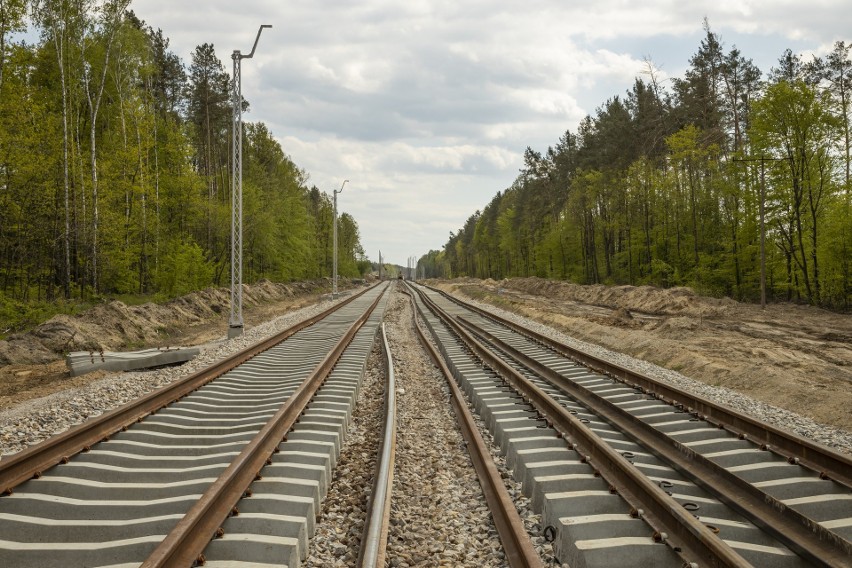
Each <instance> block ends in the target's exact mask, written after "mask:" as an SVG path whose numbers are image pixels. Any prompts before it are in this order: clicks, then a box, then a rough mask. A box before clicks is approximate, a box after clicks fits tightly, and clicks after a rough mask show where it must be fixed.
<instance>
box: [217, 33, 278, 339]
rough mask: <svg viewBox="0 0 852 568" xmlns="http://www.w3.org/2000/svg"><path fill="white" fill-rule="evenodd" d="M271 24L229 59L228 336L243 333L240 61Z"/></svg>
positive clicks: (254, 46)
mask: <svg viewBox="0 0 852 568" xmlns="http://www.w3.org/2000/svg"><path fill="white" fill-rule="evenodd" d="M271 27H272V26H270V25H268V24H264V25H262V26H260V29H258V30H257V37H256V38H255V39H254V45H253V46H252V48H251V53H249V54H248V55H243V54H242V53H240V50H238V49H236V50H234V53H233V54H231V59H233V60H234V92H233V93H232V94H233V98H232V100H231V102H232V105H233V112H234V123H233V125H232V132H233V142H232V144H231V150H232V152H233V153H232V156H231V164H232V172H231V176H232V177H231V317H230V319H229V320H228V338H229V339H230V338H232V337H237V336H240V335H242V333H243V89H242V78H241V77H240V62H241V61H242V60H243V59H251V58H252V57H254V50H255V49H256V48H257V42H258V41H259V40H260V33H261V32H262V31H263V28H271Z"/></svg>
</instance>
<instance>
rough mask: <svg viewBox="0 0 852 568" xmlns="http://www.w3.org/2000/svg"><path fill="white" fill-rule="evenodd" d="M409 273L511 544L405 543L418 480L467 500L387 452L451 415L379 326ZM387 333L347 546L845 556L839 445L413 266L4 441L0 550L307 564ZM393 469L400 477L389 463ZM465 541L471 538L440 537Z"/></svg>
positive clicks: (361, 560) (413, 297)
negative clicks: (202, 365) (398, 477)
mask: <svg viewBox="0 0 852 568" xmlns="http://www.w3.org/2000/svg"><path fill="white" fill-rule="evenodd" d="M402 294H405V296H404V298H405V299H404V301H403V300H402V298H403V296H402ZM393 295H398V296H395V297H396V298H397V299H396V300H394V301H395V303H394V305H395V306H398V305H402V304H403V303H405V304H408V305H409V306H410V307H409V308H406V310H405V313H410V314H411V317H412V319H411V320H410V321H409V322H408V323H407V324H406V325H408V326H410V327H411V328H412V329H413V330H414V333H416V334H417V337H418V341H419V344H420V346H421V347H422V349H423V353H424V354H426V355H425V356H428V357H429V358H430V359H431V361H432V362H433V364H434V366H435V368H436V369H437V370H438V371H439V372H440V375H442V376H443V377H444V379H443V380H444V382H443V383H442V384H441V387H440V388H441V389H443V390H442V391H440V392H443V393H444V394H443V395H436V396H437V397H438V398H437V399H436V400H435V401H434V402H432V403H430V404H432V405H433V406H435V405H438V406H440V405H444V406H446V405H452V408H453V413H454V415H455V416H456V421H457V424H458V430H459V431H460V432H461V436H462V437H463V443H458V444H454V443H452V442H446V441H444V442H443V443H444V444H445V446H444V449H443V450H441V451H442V452H449V453H452V454H453V456H452V458H453V459H452V461H453V463H454V464H456V465H455V466H454V467H458V468H459V470H458V471H457V472H456V475H457V476H462V475H465V474H463V473H462V472H464V471H465V468H468V469H469V471H470V472H471V473H470V475H471V476H472V478H474V479H477V480H478V486H479V487H480V488H481V489H480V490H478V492H477V494H479V495H480V497H475V499H478V500H479V501H480V503H481V507H482V508H483V510H487V511H489V512H490V514H489V516H490V519H491V520H490V521H488V520H486V521H483V522H488V523H489V526H490V527H491V528H489V529H488V531H493V533H495V534H496V535H497V536H498V537H499V543H500V550H499V551H498V552H497V553H494V551H493V550H492V551H491V555H490V556H488V557H487V560H486V559H485V557H477V556H476V555H475V554H471V553H470V551H468V553H467V554H465V553H464V548H465V545H463V544H460V542H461V541H458V540H456V539H454V538H453V539H451V538H450V537H448V536H447V533H446V531H443V532H442V531H441V527H432V528H434V529H435V533H434V534H435V535H436V536H434V537H432V540H433V541H434V542H432V543H430V545H429V546H428V549H427V550H421V551H419V552H418V553H417V554H416V555H413V556H409V555H407V554H406V555H405V556H404V557H403V556H402V555H401V554H400V553H399V552H398V551H399V550H400V547H403V548H404V546H405V542H404V541H405V538H404V536H400V533H399V531H398V528H399V526H401V524H402V525H404V524H405V521H404V520H401V519H402V517H400V515H401V511H402V510H403V509H406V511H407V515H408V517H406V518H409V519H410V518H411V515H414V516H415V517H416V515H417V509H416V507H418V506H420V505H418V501H423V502H424V503H430V505H431V506H432V507H435V505H436V504H439V503H445V505H443V506H444V507H445V508H448V509H449V508H451V505H449V504H446V503H449V499H447V497H446V496H443V495H432V494H426V495H423V491H422V490H421V491H419V492H418V493H417V498H414V497H412V496H411V494H410V493H406V491H407V490H409V491H410V489H411V488H410V487H409V486H410V485H411V482H410V481H409V479H408V477H406V475H407V474H406V473H405V471H406V470H405V467H407V466H409V465H410V463H408V462H410V461H411V460H412V459H414V458H413V457H412V456H413V454H412V453H411V452H410V451H408V452H407V453H404V454H403V456H404V459H405V460H406V463H403V464H400V463H396V462H395V460H397V459H398V458H397V452H396V450H397V436H399V435H402V436H403V438H402V439H403V440H404V443H405V444H406V447H407V448H408V446H409V445H410V440H411V439H412V437H413V436H421V437H428V436H431V438H430V439H435V440H436V441H437V440H438V438H436V437H435V436H434V434H435V433H434V432H432V433H430V429H431V428H436V429H437V428H439V426H438V424H437V423H436V422H435V421H436V419H435V418H433V417H431V416H427V415H425V414H424V415H423V416H411V415H410V414H405V413H403V415H402V416H401V417H400V416H399V415H398V414H397V411H396V407H397V402H398V401H397V400H396V399H397V398H398V397H403V401H405V396H406V390H405V388H404V387H405V384H402V385H400V384H397V383H395V382H394V381H395V376H396V375H398V374H400V372H401V373H402V376H403V377H404V378H405V381H409V382H410V381H415V380H417V381H434V380H435V379H434V377H431V378H430V377H421V376H416V374H415V373H413V372H409V370H408V369H402V370H397V371H395V368H394V367H395V364H394V359H395V358H396V359H398V358H399V357H400V355H399V354H398V353H394V352H392V350H391V348H390V346H389V345H390V342H389V341H388V339H387V337H386V334H385V331H384V328H383V325H382V321H383V320H384V319H387V318H388V317H391V316H390V315H389V314H388V313H387V311H388V310H387V306H388V305H390V304H391V302H392V299H391V298H392V296H393ZM399 313H402V312H401V311H400V312H399ZM393 317H399V315H398V314H397V315H395V316H393ZM376 347H377V348H378V349H379V351H380V352H381V353H382V360H383V361H384V363H383V364H382V369H381V371H379V374H380V375H381V376H382V377H383V378H384V381H383V382H382V384H381V387H380V388H381V391H382V392H383V393H384V398H383V402H382V405H381V407H382V409H383V410H382V415H383V419H382V420H381V423H382V426H381V427H380V428H376V430H375V431H372V430H371V431H370V432H365V433H364V435H366V436H370V437H373V438H375V439H379V440H380V442H379V443H378V444H377V446H378V447H379V450H378V451H377V452H376V453H375V455H373V454H372V453H371V454H370V455H369V456H364V458H363V461H364V463H365V464H367V463H369V467H371V468H373V469H372V472H371V473H369V474H367V475H366V476H367V477H370V478H371V479H372V481H371V483H370V484H369V486H365V487H357V488H355V487H349V486H346V487H345V488H338V487H335V491H336V492H337V493H341V492H343V493H346V492H348V493H357V499H354V501H357V502H359V503H365V504H366V506H365V507H364V511H363V517H359V516H358V515H354V514H353V515H349V517H351V518H348V519H338V520H336V521H335V520H334V519H332V520H330V521H326V520H323V522H338V523H339V524H341V525H343V524H345V523H349V525H351V526H348V525H347V526H345V527H343V526H339V527H333V528H332V530H331V531H330V532H337V533H339V534H341V535H357V536H352V537H351V538H349V540H346V541H345V544H344V545H341V546H342V547H343V548H344V549H346V548H347V547H348V548H353V549H357V553H354V551H353V553H352V554H349V555H348V556H347V558H352V560H351V563H352V564H355V565H358V566H385V565H399V566H406V565H408V566H413V565H422V566H431V565H471V566H473V565H506V566H512V567H521V566H527V567H538V566H547V565H550V566H559V565H566V564H567V565H568V566H571V567H573V568H581V567H586V568H594V567H606V566H673V567H682V566H687V567H690V568H691V567H698V566H737V567H746V566H754V567H763V566H767V567H768V566H773V567H774V566H780V567H790V568H795V567H800V566H837V567H840V566H850V565H852V489H850V484H852V460H850V459H849V458H848V457H847V456H844V455H842V454H839V453H837V452H833V451H832V450H830V449H828V448H826V447H823V446H821V445H819V444H816V443H813V442H810V441H808V440H805V439H802V438H799V437H796V436H794V435H792V434H789V433H787V432H784V431H783V430H779V429H776V428H773V427H771V426H769V425H767V424H764V423H762V422H760V421H757V420H754V419H752V418H749V417H748V416H744V415H740V414H737V413H735V412H733V411H731V410H730V409H727V408H725V407H723V406H720V405H717V404H715V403H713V402H712V401H710V400H707V399H703V398H700V397H696V396H693V395H690V394H689V393H687V392H684V391H680V390H677V389H675V388H673V387H670V386H668V385H666V384H665V383H662V382H658V381H655V380H654V379H653V378H651V377H645V376H641V375H638V374H636V373H634V372H631V371H628V370H626V369H623V368H621V367H617V366H614V365H611V364H609V363H607V362H606V361H601V360H598V359H595V358H593V357H591V356H590V355H587V354H584V353H581V352H578V351H576V350H573V349H571V348H568V347H567V346H565V345H561V344H559V343H557V342H555V341H553V340H551V339H549V338H548V337H546V336H543V335H540V334H538V333H536V332H534V331H532V330H529V329H526V328H524V327H522V326H519V325H518V324H515V323H512V322H509V321H507V320H504V319H501V318H499V317H497V316H496V315H494V314H492V313H489V312H484V311H482V310H480V309H478V308H475V307H474V306H472V305H468V304H464V303H463V302H461V301H459V300H458V299H456V298H453V297H449V296H447V295H445V294H443V293H441V292H439V291H437V290H434V289H430V288H426V287H422V286H419V285H411V284H408V283H405V284H403V283H401V282H400V283H380V284H379V285H376V286H373V287H371V288H368V289H366V290H364V291H363V292H361V293H360V294H357V295H353V296H351V297H350V298H348V299H346V300H345V301H342V302H339V303H338V304H336V305H335V306H333V307H332V308H331V309H329V310H326V311H325V312H323V313H321V314H319V315H317V316H314V317H311V318H309V319H307V320H305V321H303V322H301V323H299V324H297V325H295V326H293V327H291V328H289V329H287V330H285V331H283V332H281V333H278V334H276V335H275V336H273V337H270V338H269V339H267V340H264V341H261V342H259V343H258V344H256V345H254V346H252V347H250V348H248V349H246V350H244V351H242V352H240V353H238V354H236V355H234V356H232V357H229V358H227V359H225V360H222V361H220V362H219V363H217V364H215V365H213V366H211V367H210V368H208V369H204V370H202V371H199V372H197V373H195V374H193V375H190V376H188V377H186V378H184V379H181V380H179V381H176V382H175V383H172V384H170V385H168V386H166V387H163V388H161V389H159V390H157V391H154V392H152V393H150V394H148V395H145V396H143V397H142V398H140V399H139V400H137V401H134V402H133V403H131V404H128V405H126V406H124V407H121V408H118V409H115V410H113V411H110V412H107V413H105V414H103V415H101V416H99V417H96V418H93V419H91V420H89V421H88V422H86V423H84V424H81V425H79V426H76V427H73V428H72V429H71V430H69V431H67V432H65V433H63V434H60V435H58V436H55V437H53V438H51V439H49V440H47V441H45V442H42V443H41V444H38V445H36V446H32V447H30V448H28V449H26V450H24V451H22V452H20V453H18V454H14V455H12V456H5V457H4V458H3V459H2V460H0V491H2V492H3V495H2V496H0V566H10V567H12V566H22V567H25V566H38V567H42V566H44V567H50V566H57V567H58V566H62V567H70V566H87V567H95V566H98V567H111V568H116V567H122V568H123V567H130V566H145V567H154V566H201V565H203V566H213V567H218V568H223V567H230V566H246V567H249V568H261V567H271V566H290V567H295V566H300V565H303V564H305V563H306V562H307V563H308V564H310V562H311V561H310V560H309V556H310V554H311V547H312V544H311V538H312V536H313V535H314V533H315V531H316V530H317V523H318V522H319V521H318V519H319V518H320V517H321V512H322V510H323V499H324V497H325V496H326V495H327V494H328V493H329V490H330V488H331V487H332V486H334V485H335V484H336V483H339V482H340V477H341V476H340V475H339V474H338V473H337V472H336V469H335V468H336V466H337V462H338V460H339V459H340V456H341V452H342V450H343V447H344V445H345V444H347V441H348V440H349V438H350V437H351V436H350V425H351V424H352V421H353V413H355V412H356V404H357V401H358V399H359V395H360V396H361V397H363V393H362V383H363V381H364V377H365V372H366V369H367V366H368V359H369V357H370V353H371V351H373V349H374V348H376ZM414 348H416V347H414V346H411V345H409V346H408V347H406V349H414ZM418 349H419V348H418ZM420 374H421V375H422V374H423V373H420ZM417 392H425V391H417ZM436 392H437V391H436ZM418 396H426V395H425V394H420V395H418ZM412 428H416V429H419V430H415V431H412V430H411V429H412ZM440 428H444V426H440ZM453 428H455V426H453ZM408 449H409V450H410V448H408ZM456 452H458V455H455V453H456ZM356 453H357V452H356ZM362 453H363V452H362ZM495 456H496V459H495ZM424 460H425V456H424ZM438 463H445V462H438V461H436V460H435V459H434V458H432V459H431V461H429V462H428V463H426V464H420V465H421V466H422V467H424V468H425V471H426V473H425V475H429V473H428V467H429V464H438ZM447 463H448V462H447ZM364 467H367V466H366V465H365V466H364ZM400 467H402V468H403V469H402V470H400ZM432 467H436V466H435V465H433V466H432ZM440 467H446V465H441V466H440ZM395 470H399V471H402V472H403V476H404V477H403V486H396V485H395V483H394V472H395ZM474 472H475V473H474ZM439 473H442V472H434V474H435V475H438V474H439ZM429 487H430V488H431V489H430V491H437V490H435V489H434V488H433V486H431V485H430V486H429ZM415 489H416V488H415ZM448 490H449V491H457V490H458V489H448ZM427 493H428V492H427ZM521 501H523V503H524V504H523V505H522V504H521ZM359 507H360V505H354V506H352V507H350V508H356V509H357V508H359ZM468 508H470V507H469V506H468ZM359 514H360V513H359ZM423 514H424V515H426V513H423ZM430 514H434V513H430ZM452 515H457V513H455V512H453V513H452ZM355 518H357V519H360V520H355V521H353V520H352V519H355ZM442 518H443V517H442ZM353 523H354V524H353ZM433 524H434V523H433ZM394 525H396V527H395V526H394ZM424 525H426V529H425V530H429V526H428V525H429V523H424ZM480 528H481V527H469V530H470V531H471V532H474V531H475V530H479V529H480ZM429 538H430V537H429V534H428V533H426V534H424V535H420V536H418V538H417V539H414V538H412V539H411V542H412V543H414V542H415V541H417V542H418V543H419V542H421V541H422V540H428V539H429ZM389 540H391V541H392V543H391V544H392V545H393V546H391V547H388V548H386V547H387V546H388V541H389ZM412 546H414V544H412ZM417 546H419V544H418V545H417ZM449 546H454V547H456V548H457V549H458V551H457V552H456V553H454V554H453V555H443V556H442V555H441V552H440V551H441V548H442V547H449ZM489 547H491V548H493V546H491V545H489ZM484 548H488V547H484ZM388 551H390V552H388ZM394 555H399V557H398V558H396V559H393V556H394ZM400 558H403V559H402V560H400ZM355 559H357V560H355ZM392 560H393V562H394V563H393V564H392V563H391V561H392ZM339 565H345V564H339Z"/></svg>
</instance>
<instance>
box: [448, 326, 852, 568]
mask: <svg viewBox="0 0 852 568" xmlns="http://www.w3.org/2000/svg"><path fill="white" fill-rule="evenodd" d="M458 319H459V321H460V322H461V323H462V325H463V326H465V327H466V328H467V329H469V330H470V331H471V332H473V333H474V334H476V335H479V336H480V337H482V338H483V339H485V340H486V341H487V342H488V343H491V344H492V345H494V346H495V347H497V348H498V349H499V350H501V351H503V352H504V353H506V354H507V355H508V356H509V357H511V358H513V359H515V360H516V361H517V362H519V363H520V364H521V365H523V366H525V367H527V368H528V369H530V370H531V371H533V372H534V373H536V374H537V375H538V376H540V377H541V378H543V379H544V380H546V381H547V382H548V383H550V384H551V385H553V386H554V387H556V388H557V389H559V390H560V391H562V392H564V393H566V394H568V395H570V396H571V397H573V398H574V399H575V400H576V401H577V402H579V403H581V404H582V405H584V406H585V407H586V408H588V409H589V410H591V411H592V412H594V413H595V414H597V415H598V416H600V417H601V418H602V419H603V420H605V421H606V422H608V423H610V424H612V425H613V426H614V427H616V428H618V429H619V430H620V431H621V432H623V433H624V434H625V435H626V436H628V437H629V438H630V439H632V440H633V441H635V442H636V443H638V444H640V445H642V446H643V447H645V448H647V449H648V450H649V451H650V452H651V453H653V454H655V455H656V456H658V457H660V458H661V459H663V460H664V461H666V462H667V463H668V464H669V465H671V466H672V467H673V468H674V469H676V470H677V471H679V472H681V473H682V474H683V475H685V476H686V477H688V478H689V479H691V480H692V481H693V482H695V483H696V484H697V485H700V486H701V487H703V488H705V489H706V490H708V491H709V492H710V493H711V494H713V495H715V496H716V497H717V498H719V500H720V501H722V502H723V503H725V504H726V505H728V506H730V507H731V508H733V509H734V510H736V511H737V512H738V513H740V514H741V515H742V516H743V517H745V518H747V519H748V520H749V521H751V522H752V523H754V524H755V525H756V526H758V527H760V528H762V529H763V530H764V531H766V532H767V533H768V534H770V535H771V536H773V537H774V538H776V539H777V540H778V541H779V542H782V543H783V544H785V545H786V546H788V547H789V548H790V549H792V550H793V551H795V552H796V553H797V554H799V555H800V556H802V557H803V558H805V559H806V560H808V561H809V562H814V563H816V564H818V565H821V566H832V567H836V568H842V567H844V566H849V563H850V562H851V561H852V543H850V542H849V541H847V540H845V539H843V538H842V537H840V536H839V535H837V534H836V533H834V532H832V531H831V530H829V529H827V528H825V527H823V526H822V525H820V524H819V523H818V522H816V521H814V520H813V519H811V518H809V517H807V516H805V515H803V514H802V513H800V512H799V511H797V510H795V509H793V508H791V507H789V506H787V505H785V504H784V503H783V502H782V501H780V500H778V499H776V498H774V497H772V496H771V495H768V494H767V493H766V492H764V491H761V490H760V489H759V488H757V487H755V486H754V485H752V484H751V483H748V482H747V481H745V480H744V479H742V478H740V477H738V476H737V475H735V474H733V473H731V472H729V471H728V470H726V469H725V468H723V467H721V466H720V465H718V464H716V463H715V462H713V461H712V460H710V459H708V458H706V457H704V456H703V455H701V454H700V453H697V452H695V450H692V449H691V448H689V446H686V445H684V444H682V443H681V442H678V441H677V440H675V439H674V438H672V437H671V436H668V435H667V434H665V433H664V432H662V431H660V430H658V429H656V428H654V427H653V426H652V425H651V424H648V423H647V422H645V421H643V420H641V419H640V418H638V417H637V416H634V415H633V414H631V413H629V412H627V411H626V410H624V409H622V408H620V407H619V406H617V405H615V404H613V403H612V402H610V401H609V400H607V399H605V398H604V397H602V396H600V395H599V394H597V393H595V392H594V391H592V390H590V389H588V388H586V387H584V386H582V385H579V384H577V383H575V382H574V381H571V380H569V379H566V378H565V377H563V376H561V375H560V374H559V373H557V372H556V371H554V370H553V369H550V368H548V367H547V366H545V365H543V364H541V363H539V362H538V361H536V360H535V359H533V358H531V357H529V356H527V355H525V354H524V353H522V352H520V351H519V350H517V349H515V348H514V347H512V346H511V345H509V344H507V343H506V342H505V341H502V340H501V339H499V338H497V337H496V336H494V335H493V334H491V333H489V332H488V331H486V330H484V329H482V328H481V327H479V326H477V325H475V324H473V323H472V322H470V321H468V320H466V319H465V318H463V317H461V316H458Z"/></svg>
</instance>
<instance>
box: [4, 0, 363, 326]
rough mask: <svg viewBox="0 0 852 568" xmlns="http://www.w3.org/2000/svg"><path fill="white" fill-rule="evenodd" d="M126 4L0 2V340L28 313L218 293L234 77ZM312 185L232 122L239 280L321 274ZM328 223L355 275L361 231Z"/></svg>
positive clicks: (323, 263) (226, 254)
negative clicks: (208, 290)
mask: <svg viewBox="0 0 852 568" xmlns="http://www.w3.org/2000/svg"><path fill="white" fill-rule="evenodd" d="M129 4H130V0H107V1H99V0H2V2H0V320H5V321H4V325H3V327H7V326H6V324H8V323H9V321H8V320H10V319H11V320H14V317H15V314H17V313H18V312H20V311H22V310H24V306H28V305H32V304H33V303H38V302H47V303H51V304H54V305H60V304H62V303H67V302H74V301H80V300H86V301H97V299H98V298H103V297H108V296H113V295H121V294H129V295H132V294H141V295H147V296H154V297H165V298H168V297H174V296H178V295H181V294H184V293H187V292H189V291H191V290H196V289H201V288H205V287H208V286H222V285H227V284H228V283H229V282H230V231H231V213H230V210H231V205H230V203H231V166H230V164H229V157H230V155H231V149H230V143H231V136H232V131H231V128H232V123H233V119H232V116H233V115H232V110H231V100H232V95H231V92H232V80H231V77H230V73H229V72H228V71H226V68H225V66H224V65H223V63H222V61H221V60H220V58H219V57H218V56H217V54H216V52H215V50H214V47H213V45H211V44H209V43H201V44H200V45H198V46H197V47H196V48H195V50H194V52H193V53H192V56H191V61H189V62H188V63H185V62H184V61H182V60H181V58H180V57H179V56H178V55H176V54H175V53H173V52H172V51H170V50H169V39H168V38H167V37H165V36H164V34H163V32H162V30H160V29H155V28H154V27H152V26H149V25H148V24H146V23H145V22H143V21H140V20H139V19H138V18H137V17H136V16H135V14H134V13H133V11H132V10H131V9H130V6H129ZM26 38H33V39H31V40H30V43H28V42H27V41H26ZM229 58H230V56H229ZM229 65H230V61H229ZM248 109H249V103H248V101H245V100H244V101H243V110H244V111H247V110H248ZM308 179H309V178H308V174H307V173H306V172H305V171H303V170H301V169H300V168H299V167H297V165H296V164H294V163H293V161H292V160H291V159H290V158H289V157H288V156H287V154H286V153H285V152H284V150H283V149H282V147H281V146H280V144H279V143H278V142H277V141H276V140H275V138H274V137H273V134H272V133H271V132H270V131H269V129H268V128H267V127H266V125H264V124H263V123H260V122H254V123H244V131H243V202H244V206H243V232H244V234H243V246H244V251H243V262H244V268H243V271H244V275H243V281H244V282H246V283H250V282H253V281H256V280H258V279H262V278H268V279H274V280H277V281H288V280H293V279H313V278H321V277H327V276H330V274H331V271H332V239H331V236H332V202H331V197H330V196H329V194H327V193H325V192H323V191H320V190H319V189H317V188H316V187H313V186H309V184H308ZM338 223H339V224H338V229H339V267H338V270H339V274H340V275H342V276H358V275H359V274H360V273H361V271H363V270H366V269H368V268H369V265H370V264H369V261H367V260H366V258H365V255H364V252H363V250H362V247H361V244H360V239H359V233H358V225H357V223H356V221H355V219H353V218H352V216H350V215H349V214H347V213H343V214H342V215H341V216H340V218H339V221H338ZM13 324H14V321H12V322H11V324H10V325H13ZM3 331H4V329H0V332H3ZM5 331H8V330H5Z"/></svg>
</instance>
